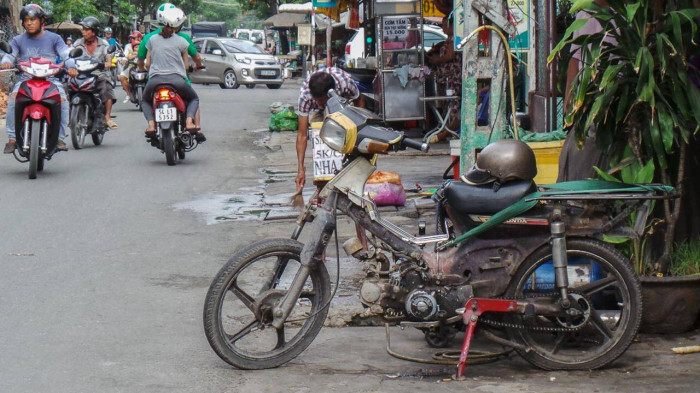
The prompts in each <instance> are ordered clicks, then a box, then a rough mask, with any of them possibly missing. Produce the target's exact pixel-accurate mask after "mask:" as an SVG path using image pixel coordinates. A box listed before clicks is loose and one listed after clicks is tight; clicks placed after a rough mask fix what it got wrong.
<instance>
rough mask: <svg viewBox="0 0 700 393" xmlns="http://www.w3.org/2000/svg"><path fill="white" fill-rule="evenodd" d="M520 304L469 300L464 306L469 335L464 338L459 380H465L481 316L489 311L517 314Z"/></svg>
mask: <svg viewBox="0 0 700 393" xmlns="http://www.w3.org/2000/svg"><path fill="white" fill-rule="evenodd" d="M517 310H518V303H517V302H516V301H514V300H499V299H480V298H472V299H469V301H468V302H467V304H466V306H464V314H463V316H462V318H463V319H464V323H465V324H466V325H467V333H466V335H465V336H464V344H462V353H461V354H460V355H459V363H457V379H460V380H461V379H463V378H464V367H465V366H466V365H467V356H468V355H469V345H470V344H471V342H472V337H473V335H474V328H476V323H477V322H478V320H479V316H480V315H481V314H482V313H484V312H487V311H493V312H516V311H517Z"/></svg>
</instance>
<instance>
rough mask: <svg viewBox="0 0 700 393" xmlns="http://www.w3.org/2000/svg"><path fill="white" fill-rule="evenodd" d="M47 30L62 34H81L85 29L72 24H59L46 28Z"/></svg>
mask: <svg viewBox="0 0 700 393" xmlns="http://www.w3.org/2000/svg"><path fill="white" fill-rule="evenodd" d="M46 30H50V31H53V32H60V33H68V32H74V31H77V32H80V31H82V30H83V27H82V26H80V25H78V24H75V23H72V22H59V23H53V24H50V25H48V26H46Z"/></svg>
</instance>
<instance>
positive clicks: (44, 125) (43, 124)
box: [22, 118, 49, 154]
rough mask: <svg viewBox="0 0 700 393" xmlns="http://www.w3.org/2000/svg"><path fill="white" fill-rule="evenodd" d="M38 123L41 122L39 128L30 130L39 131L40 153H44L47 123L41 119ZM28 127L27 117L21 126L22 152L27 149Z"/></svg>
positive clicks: (47, 131) (47, 130)
mask: <svg viewBox="0 0 700 393" xmlns="http://www.w3.org/2000/svg"><path fill="white" fill-rule="evenodd" d="M39 124H41V130H32V132H34V133H36V132H39V135H40V137H41V141H40V145H39V148H40V149H41V152H42V153H44V154H46V143H47V141H46V138H47V136H48V135H49V123H48V122H47V121H42V122H41V123H39ZM29 127H30V123H29V118H26V119H25V120H24V126H23V127H22V151H24V152H28V151H29V142H30V141H29Z"/></svg>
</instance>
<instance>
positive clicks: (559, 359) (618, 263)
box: [506, 239, 642, 370]
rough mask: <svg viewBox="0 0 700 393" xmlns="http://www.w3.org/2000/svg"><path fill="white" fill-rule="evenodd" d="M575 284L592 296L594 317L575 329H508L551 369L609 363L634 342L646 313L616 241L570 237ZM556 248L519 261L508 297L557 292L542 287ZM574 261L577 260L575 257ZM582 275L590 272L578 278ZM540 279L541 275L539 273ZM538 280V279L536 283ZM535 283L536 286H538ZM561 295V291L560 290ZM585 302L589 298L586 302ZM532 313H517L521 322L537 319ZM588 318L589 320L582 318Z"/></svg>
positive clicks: (529, 355)
mask: <svg viewBox="0 0 700 393" xmlns="http://www.w3.org/2000/svg"><path fill="white" fill-rule="evenodd" d="M566 246H567V259H568V261H569V265H568V272H569V288H571V290H572V291H573V292H574V293H576V294H579V295H582V296H583V297H585V299H586V300H587V304H588V306H589V308H588V311H589V313H590V317H589V318H588V320H587V321H586V322H585V323H584V324H583V327H582V328H581V329H579V330H576V331H574V332H556V333H555V332H552V331H548V332H540V331H535V330H532V329H508V334H509V336H510V339H511V340H513V341H516V342H518V343H521V344H523V345H525V346H527V347H530V348H532V350H531V351H529V352H526V351H525V350H521V349H517V351H518V353H519V354H520V356H522V357H523V358H524V359H525V360H527V361H528V362H530V363H532V364H533V365H535V366H537V367H540V368H543V369H545V370H592V369H596V368H600V367H603V366H605V365H607V364H609V363H611V362H613V361H614V360H615V359H617V358H618V357H619V356H620V355H622V354H623V353H624V352H625V350H627V348H628V347H629V346H630V344H632V340H633V339H634V336H635V335H636V334H637V331H638V330H639V324H640V322H641V318H642V295H641V286H640V283H639V278H638V277H637V275H636V274H635V272H634V271H633V270H632V266H631V264H630V263H629V261H628V260H626V259H625V258H624V257H623V256H622V254H621V253H620V252H619V251H618V250H616V249H615V248H614V247H612V246H611V245H610V244H607V243H604V242H601V241H598V240H594V239H569V240H567V245H566ZM551 261H552V250H551V247H550V246H544V247H542V248H540V249H539V250H537V251H536V252H535V253H533V254H532V255H531V256H530V257H528V259H526V260H525V261H524V262H523V263H522V264H521V265H520V266H519V267H518V271H517V273H516V274H515V276H514V277H513V278H512V280H511V282H510V284H509V286H508V289H507V291H506V296H507V297H511V298H514V297H523V296H528V295H535V294H536V292H538V291H539V292H546V293H550V292H556V289H554V288H553V287H551V285H550V287H547V288H546V289H545V288H540V289H538V288H537V285H543V284H542V280H541V278H542V275H543V273H544V272H545V271H547V270H548V271H551V268H548V267H549V266H547V267H545V268H542V270H538V269H540V268H541V267H542V266H543V265H546V264H548V263H551ZM572 262H573V263H572ZM572 273H575V275H576V276H578V277H584V278H585V277H588V279H589V282H588V283H586V282H585V280H583V282H582V283H580V284H577V283H576V282H575V281H576V279H577V277H576V276H574V274H572ZM538 274H539V275H540V280H539V281H538V280H537V275H538ZM533 283H534V284H533ZM533 285H534V286H535V291H532V287H533ZM554 297H556V298H558V295H554ZM584 303H585V302H584ZM526 318H527V317H525V318H524V317H520V316H518V317H514V318H513V322H514V323H517V324H531V323H532V322H533V321H532V320H530V321H529V322H528V321H527V320H526ZM581 322H582V323H583V320H582V321H581ZM536 325H538V326H549V327H558V326H560V325H561V322H559V321H557V320H555V319H553V318H545V317H539V318H537V319H536Z"/></svg>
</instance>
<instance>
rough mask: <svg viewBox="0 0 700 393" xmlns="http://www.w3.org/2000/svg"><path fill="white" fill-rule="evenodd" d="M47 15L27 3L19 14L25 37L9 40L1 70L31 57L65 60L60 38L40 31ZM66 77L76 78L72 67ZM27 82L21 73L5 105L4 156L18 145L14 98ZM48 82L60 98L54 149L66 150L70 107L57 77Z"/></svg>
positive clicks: (25, 75)
mask: <svg viewBox="0 0 700 393" xmlns="http://www.w3.org/2000/svg"><path fill="white" fill-rule="evenodd" d="M45 17H46V14H45V12H44V9H43V8H41V7H40V6H38V5H36V4H27V5H26V6H24V8H22V11H20V14H19V18H20V20H21V21H22V26H23V27H24V29H25V30H26V32H25V33H24V34H20V35H18V36H16V37H15V38H13V39H12V42H11V46H12V53H8V54H6V55H5V56H4V57H3V59H2V64H0V69H3V70H7V69H10V68H12V67H13V65H14V63H15V62H16V61H25V60H28V59H30V58H32V57H44V58H47V59H56V57H57V56H60V57H61V58H62V59H67V58H68V52H69V51H70V49H69V48H68V46H67V45H66V44H65V43H64V42H63V39H62V38H61V36H59V35H58V34H54V33H52V32H50V31H45V30H44V29H43V24H44V19H45ZM68 75H69V76H76V75H78V71H77V70H76V69H75V68H73V67H69V68H68ZM27 79H30V77H29V76H28V75H27V74H22V75H21V76H20V81H19V82H17V83H16V84H15V86H14V88H13V89H12V95H11V98H10V99H9V100H8V103H7V113H8V116H7V119H6V120H7V125H6V132H7V137H8V139H9V141H8V142H7V144H5V149H4V153H5V154H12V152H13V151H14V150H15V148H16V146H17V142H16V140H15V138H16V134H15V116H14V111H15V97H16V96H17V91H18V90H19V87H20V85H21V83H22V82H23V81H26V80H27ZM48 80H49V81H50V82H51V83H53V84H54V85H55V86H56V88H57V89H58V91H59V94H60V95H61V123H60V128H59V136H58V138H59V139H58V142H57V144H56V150H58V151H66V150H68V147H67V146H66V144H65V142H63V138H65V136H66V126H67V125H68V111H69V104H68V100H67V99H66V92H65V90H64V89H63V84H62V83H61V82H60V81H59V80H58V79H57V78H49V79H48Z"/></svg>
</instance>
